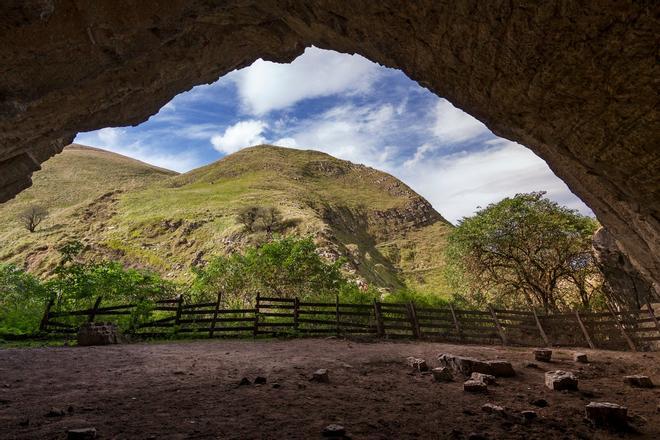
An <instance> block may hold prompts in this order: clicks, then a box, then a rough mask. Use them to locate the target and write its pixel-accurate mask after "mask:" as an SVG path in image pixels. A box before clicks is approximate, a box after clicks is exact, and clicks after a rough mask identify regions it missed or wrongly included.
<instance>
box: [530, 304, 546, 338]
mask: <svg viewBox="0 0 660 440" xmlns="http://www.w3.org/2000/svg"><path fill="white" fill-rule="evenodd" d="M531 309H532V313H533V314H534V321H536V326H537V327H538V328H539V333H540V334H541V338H542V339H543V342H545V346H546V347H550V339H548V335H546V334H545V330H543V326H542V325H541V320H540V319H539V315H537V314H536V310H534V307H532V308H531Z"/></svg>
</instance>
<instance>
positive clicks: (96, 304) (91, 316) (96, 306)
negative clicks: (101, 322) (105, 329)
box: [87, 295, 103, 322]
mask: <svg viewBox="0 0 660 440" xmlns="http://www.w3.org/2000/svg"><path fill="white" fill-rule="evenodd" d="M102 299H103V296H102V295H99V297H98V298H96V301H95V302H94V307H92V310H91V312H90V313H89V316H88V317H87V322H94V318H95V317H96V311H97V310H98V309H99V305H100V304H101V300H102Z"/></svg>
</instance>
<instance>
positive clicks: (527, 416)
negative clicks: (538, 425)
mask: <svg viewBox="0 0 660 440" xmlns="http://www.w3.org/2000/svg"><path fill="white" fill-rule="evenodd" d="M520 415H521V416H522V418H523V419H524V420H528V421H529V420H534V419H535V418H537V417H538V414H536V411H532V410H525V411H521V412H520Z"/></svg>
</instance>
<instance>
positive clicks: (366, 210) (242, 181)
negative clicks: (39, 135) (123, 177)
mask: <svg viewBox="0 0 660 440" xmlns="http://www.w3.org/2000/svg"><path fill="white" fill-rule="evenodd" d="M67 153H69V152H68V151H67V152H65V154H67ZM49 163H50V162H49ZM40 173H43V174H47V173H48V169H44V170H43V171H42V172H40ZM40 173H37V175H39V174H40ZM152 177H153V176H151V177H149V178H148V179H145V180H148V182H147V181H145V182H144V184H142V185H140V186H134V187H130V188H125V189H124V190H123V192H121V193H118V194H114V195H112V196H108V200H104V199H103V198H97V199H95V200H91V201H88V202H87V203H88V204H87V206H86V207H85V208H84V209H83V210H82V211H79V214H80V213H82V214H80V215H82V219H83V220H82V221H80V220H79V219H78V220H76V219H75V218H74V217H70V221H72V222H76V221H77V222H78V223H84V224H85V227H86V229H85V232H86V235H85V236H84V238H85V240H86V241H87V242H89V243H90V244H91V246H90V251H89V253H90V255H93V254H98V255H103V256H113V257H120V258H122V260H123V261H125V262H126V264H128V265H133V266H141V267H149V268H151V269H154V270H157V271H159V272H161V273H163V274H165V275H166V276H168V277H171V278H179V279H181V278H185V277H186V276H187V274H188V268H189V267H190V266H191V265H193V264H203V261H204V260H205V259H208V258H209V257H210V256H211V255H213V254H222V253H228V252H233V251H235V250H239V249H241V248H243V247H245V246H247V245H249V244H253V243H255V242H258V240H259V239H262V238H260V237H258V236H255V234H248V233H246V232H245V231H244V228H243V227H242V226H241V225H239V224H237V221H236V214H237V212H238V211H239V210H240V209H241V208H243V207H247V206H275V207H277V208H278V209H279V210H280V211H281V212H282V214H283V218H284V224H285V225H286V228H284V230H283V231H281V233H284V234H299V235H312V236H314V237H315V239H316V241H317V243H318V244H319V245H320V246H321V248H322V252H323V254H324V255H325V256H326V257H328V258H331V259H332V258H337V257H339V256H344V257H346V258H347V259H348V260H349V262H350V264H349V266H350V268H351V269H352V271H353V272H354V273H355V274H356V276H357V277H359V278H360V279H362V280H364V281H366V282H367V283H371V284H374V285H377V286H379V287H384V288H391V289H395V288H400V287H402V286H404V285H409V286H412V287H415V288H421V289H422V290H434V291H437V290H438V289H440V288H441V281H440V277H439V272H440V268H441V266H442V261H441V254H442V249H443V246H444V237H445V235H446V233H447V231H448V230H449V229H450V228H451V225H450V224H449V223H448V222H447V221H445V220H444V219H443V218H442V217H441V216H440V214H438V213H437V212H436V211H435V210H434V209H433V208H432V207H431V205H430V204H429V203H428V202H427V201H426V200H424V199H423V198H422V197H420V196H419V195H417V194H416V193H415V192H414V191H412V190H411V189H410V188H409V187H407V186H406V185H405V184H403V183H402V182H400V181H399V180H397V179H395V178H394V177H392V176H390V175H388V174H386V173H383V172H380V171H377V170H374V169H372V168H369V167H366V166H363V165H357V164H353V163H350V162H347V161H342V160H339V159H336V158H333V157H332V156H329V155H327V154H324V153H320V152H316V151H303V150H295V149H287V148H281V147H273V146H258V147H252V148H247V149H244V150H241V151H240V152H238V153H235V154H233V155H230V156H227V157H225V158H223V159H222V160H220V161H218V162H215V163H212V164H210V165H207V166H204V167H202V168H199V169H196V170H193V171H190V172H188V173H185V174H181V175H171V176H169V175H163V176H162V177H161V178H152ZM35 185H36V182H35ZM4 211H5V207H4V206H2V207H0V220H3V219H4V217H3V215H4ZM106 211H107V213H104V212H106ZM98 212H101V213H103V214H100V215H98V214H96V213H98ZM70 229H71V230H70ZM80 229H82V228H78V229H76V228H73V229H72V228H70V227H63V230H65V231H66V235H69V236H71V235H73V234H74V232H75V231H78V230H80ZM26 234H27V232H26V233H24V234H23V235H24V236H25V235H26ZM36 234H43V233H42V232H38V233H36ZM36 234H32V235H36ZM27 235H30V234H27ZM21 257H23V258H24V257H25V251H24V250H23V251H21V252H19V253H18V254H16V255H13V256H12V257H11V258H12V259H19V260H20V258H21ZM2 259H7V256H2V255H0V260H2ZM40 268H41V269H42V270H43V269H45V267H43V265H42V266H40Z"/></svg>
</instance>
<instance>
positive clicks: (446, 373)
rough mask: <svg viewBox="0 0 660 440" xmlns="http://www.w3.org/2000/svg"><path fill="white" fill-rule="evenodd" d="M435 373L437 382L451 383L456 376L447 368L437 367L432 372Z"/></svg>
mask: <svg viewBox="0 0 660 440" xmlns="http://www.w3.org/2000/svg"><path fill="white" fill-rule="evenodd" d="M431 373H433V379H434V380H435V381H436V382H451V381H452V380H454V375H453V374H452V372H451V370H450V369H449V368H447V367H437V368H434V369H433V370H431Z"/></svg>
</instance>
